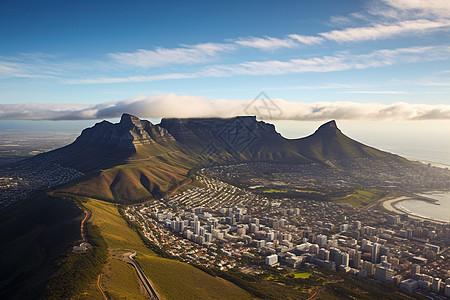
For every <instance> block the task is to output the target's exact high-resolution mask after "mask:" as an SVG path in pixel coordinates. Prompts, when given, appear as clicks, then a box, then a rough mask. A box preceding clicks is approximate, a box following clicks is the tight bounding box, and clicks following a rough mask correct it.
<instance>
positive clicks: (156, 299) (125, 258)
mask: <svg viewBox="0 0 450 300" xmlns="http://www.w3.org/2000/svg"><path fill="white" fill-rule="evenodd" d="M135 255H136V252H134V251H133V252H126V253H124V254H123V256H122V260H123V261H124V262H126V263H128V264H130V265H132V266H133V267H134V268H135V269H136V273H137V274H138V276H139V279H140V280H141V282H142V284H143V285H144V288H145V290H146V291H147V293H148V294H149V295H150V297H151V299H154V300H160V299H159V296H158V293H157V292H156V290H155V289H154V288H153V286H152V284H151V283H150V280H148V278H147V276H145V273H144V271H142V269H141V266H140V265H139V263H138V262H137V261H135V260H134V258H133V256H135Z"/></svg>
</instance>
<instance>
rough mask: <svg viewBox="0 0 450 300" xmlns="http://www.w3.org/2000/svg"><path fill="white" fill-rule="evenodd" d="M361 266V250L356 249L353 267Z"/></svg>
mask: <svg viewBox="0 0 450 300" xmlns="http://www.w3.org/2000/svg"><path fill="white" fill-rule="evenodd" d="M360 267H361V251H356V253H355V257H354V258H353V268H355V269H359V268H360Z"/></svg>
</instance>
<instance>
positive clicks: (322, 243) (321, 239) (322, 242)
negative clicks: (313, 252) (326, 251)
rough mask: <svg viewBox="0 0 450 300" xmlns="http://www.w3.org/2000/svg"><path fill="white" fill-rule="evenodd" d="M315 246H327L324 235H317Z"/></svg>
mask: <svg viewBox="0 0 450 300" xmlns="http://www.w3.org/2000/svg"><path fill="white" fill-rule="evenodd" d="M316 242H317V245H319V246H320V247H323V246H325V245H326V244H327V236H326V235H324V234H319V235H318V236H317V239H316Z"/></svg>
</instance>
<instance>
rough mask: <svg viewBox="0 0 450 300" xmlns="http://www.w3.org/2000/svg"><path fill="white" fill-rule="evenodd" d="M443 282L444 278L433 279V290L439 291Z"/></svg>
mask: <svg viewBox="0 0 450 300" xmlns="http://www.w3.org/2000/svg"><path fill="white" fill-rule="evenodd" d="M441 282H442V280H441V279H440V278H437V277H436V278H434V279H433V284H432V290H433V292H435V293H439V291H440V289H441Z"/></svg>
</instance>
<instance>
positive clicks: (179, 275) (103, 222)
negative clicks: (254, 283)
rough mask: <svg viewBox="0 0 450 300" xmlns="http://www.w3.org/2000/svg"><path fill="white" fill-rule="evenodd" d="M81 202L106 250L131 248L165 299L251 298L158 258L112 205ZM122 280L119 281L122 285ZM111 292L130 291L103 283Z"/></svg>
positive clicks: (117, 269)
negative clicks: (106, 245)
mask: <svg viewBox="0 0 450 300" xmlns="http://www.w3.org/2000/svg"><path fill="white" fill-rule="evenodd" d="M84 205H85V206H86V207H87V208H88V209H90V210H91V211H92V219H91V221H90V222H92V223H93V224H94V225H97V226H98V227H99V229H100V232H101V234H102V236H103V237H104V239H105V241H106V243H107V244H108V246H109V248H110V249H115V250H117V249H132V250H135V251H136V252H137V255H136V257H135V258H136V260H138V261H139V263H140V264H141V266H142V269H143V270H144V272H145V274H146V275H147V277H148V278H149V279H150V280H151V281H152V283H153V284H154V286H155V288H156V290H157V291H158V293H159V294H160V295H161V296H162V297H164V298H165V299H251V296H250V295H249V294H248V293H247V292H245V291H244V290H242V289H241V288H239V287H237V286H236V285H234V284H232V283H230V282H228V281H226V280H224V279H221V278H218V277H213V276H211V275H208V274H206V273H205V272H203V271H201V270H199V269H197V268H195V267H192V266H190V265H188V264H186V263H182V262H178V261H174V260H170V259H165V258H161V257H158V256H155V254H154V253H153V252H152V251H151V250H150V249H148V248H147V247H146V246H145V245H144V243H143V242H142V240H141V239H140V238H139V237H138V235H137V234H136V232H134V231H133V230H132V229H131V228H130V227H128V225H127V223H126V222H125V220H124V219H123V218H122V217H121V216H120V214H119V212H118V210H117V207H116V206H115V205H114V204H111V203H107V202H104V201H100V200H94V199H86V202H85V203H84ZM112 253H114V252H112ZM127 268H128V266H127V265H126V264H125V263H123V265H120V264H117V263H115V264H114V271H115V272H118V273H123V274H125V273H126V272H127ZM125 283H126V282H123V284H125ZM105 288H109V291H107V292H110V293H111V294H115V295H118V296H120V295H121V292H120V291H121V289H124V290H126V291H127V294H132V291H131V290H130V287H129V286H122V284H121V282H120V281H117V282H116V285H111V284H106V285H105Z"/></svg>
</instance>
